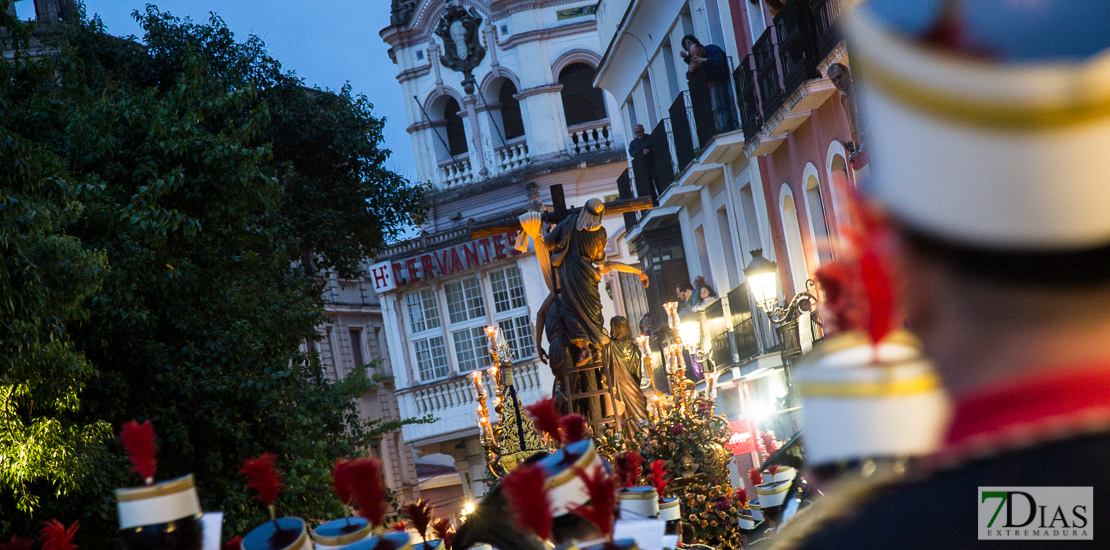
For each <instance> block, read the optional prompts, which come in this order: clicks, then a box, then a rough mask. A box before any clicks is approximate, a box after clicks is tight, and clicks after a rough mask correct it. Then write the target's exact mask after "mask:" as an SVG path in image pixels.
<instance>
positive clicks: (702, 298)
mask: <svg viewBox="0 0 1110 550" xmlns="http://www.w3.org/2000/svg"><path fill="white" fill-rule="evenodd" d="M716 299H717V292H716V291H714V290H713V287H711V286H709V285H708V284H702V285H700V286H698V297H697V300H696V301H695V302H694V306H693V307H692V308H691V309H693V310H694V311H701V310H703V309H705V308H706V307H708V306H709V304H711V303H713V301H714V300H716Z"/></svg>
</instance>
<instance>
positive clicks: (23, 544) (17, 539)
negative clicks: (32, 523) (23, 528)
mask: <svg viewBox="0 0 1110 550" xmlns="http://www.w3.org/2000/svg"><path fill="white" fill-rule="evenodd" d="M33 547H34V543H33V542H31V541H30V540H29V539H25V538H23V537H21V536H19V535H12V538H11V540H9V541H8V542H7V543H3V542H0V550H31V548H33Z"/></svg>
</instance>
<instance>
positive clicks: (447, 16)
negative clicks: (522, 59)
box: [435, 6, 486, 94]
mask: <svg viewBox="0 0 1110 550" xmlns="http://www.w3.org/2000/svg"><path fill="white" fill-rule="evenodd" d="M481 24H482V17H481V15H479V14H478V11H477V10H475V9H474V8H470V11H467V10H466V8H463V7H462V6H447V7H446V8H444V9H443V15H441V16H440V18H439V25H438V26H436V30H435V33H436V35H437V36H439V37H440V38H442V39H443V56H442V57H440V59H439V61H440V63H443V66H444V67H447V68H449V69H451V70H453V71H459V72H461V73H463V75H465V77H466V78H464V79H463V90H464V91H465V92H466V93H468V94H472V93H474V84H475V83H474V74H473V73H472V71H473V70H474V68H475V67H477V66H478V64H479V63H481V62H482V59H484V58H485V57H486V48H485V47H483V46H482V35H481V33H479V32H478V27H479V26H481Z"/></svg>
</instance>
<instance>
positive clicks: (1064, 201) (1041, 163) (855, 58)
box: [846, 0, 1110, 252]
mask: <svg viewBox="0 0 1110 550" xmlns="http://www.w3.org/2000/svg"><path fill="white" fill-rule="evenodd" d="M847 20H848V24H847V26H846V30H847V33H848V34H847V36H848V45H849V51H850V53H851V56H852V66H853V72H854V73H855V74H856V76H857V77H858V78H857V79H856V80H855V82H856V85H857V87H858V91H859V97H860V107H861V109H860V110H861V116H862V117H863V120H864V123H865V129H866V133H867V135H868V138H867V143H868V156H869V159H870V168H871V177H870V181H869V182H868V184H867V186H868V192H869V194H870V195H872V196H873V197H875V198H876V199H877V200H878V201H879V202H880V203H882V204H883V205H885V207H886V208H887V209H888V210H889V211H890V212H891V213H892V214H893V215H894V216H895V218H897V219H898V220H899V221H900V222H901V223H903V224H904V225H906V226H907V227H908V228H910V229H913V230H915V231H917V232H919V233H921V234H923V235H926V236H929V237H935V238H938V239H940V240H942V241H948V242H954V243H959V244H963V245H968V246H972V247H976V248H981V249H987V250H1000V251H1030V252H1038V251H1083V250H1089V249H1094V248H1101V247H1105V246H1107V245H1110V216H1107V215H1106V212H1105V209H1106V205H1108V204H1110V184H1108V183H1110V169H1107V167H1106V166H1105V162H1103V161H1102V159H1103V158H1104V157H1105V156H1106V152H1107V151H1110V24H1108V23H1107V22H1108V21H1110V2H1107V1H1106V0H1074V1H1068V2H1063V1H1059V0H1048V1H1040V2H1014V1H1012V0H915V1H913V2H907V1H905V0H869V1H866V2H861V3H859V5H858V6H856V7H855V8H854V9H853V11H852V13H851V14H850V15H849V16H848V18H847Z"/></svg>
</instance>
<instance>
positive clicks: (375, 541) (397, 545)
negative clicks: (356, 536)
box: [316, 533, 442, 550]
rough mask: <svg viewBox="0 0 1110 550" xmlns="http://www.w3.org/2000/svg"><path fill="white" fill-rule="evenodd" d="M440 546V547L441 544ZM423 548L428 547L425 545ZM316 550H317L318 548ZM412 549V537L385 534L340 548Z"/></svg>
mask: <svg viewBox="0 0 1110 550" xmlns="http://www.w3.org/2000/svg"><path fill="white" fill-rule="evenodd" d="M440 545H441V547H442V543H441V544H440ZM423 546H424V547H425V548H427V547H428V545H427V544H424V545H423ZM316 548H319V546H317V547H316ZM412 548H413V545H412V537H411V536H410V535H409V534H408V533H386V534H384V535H379V536H377V537H369V538H365V539H362V540H360V541H358V542H353V543H351V544H348V545H346V546H343V547H342V549H343V550H412Z"/></svg>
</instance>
